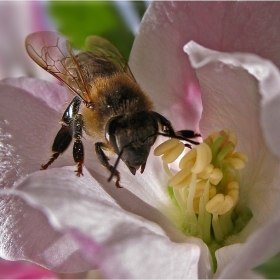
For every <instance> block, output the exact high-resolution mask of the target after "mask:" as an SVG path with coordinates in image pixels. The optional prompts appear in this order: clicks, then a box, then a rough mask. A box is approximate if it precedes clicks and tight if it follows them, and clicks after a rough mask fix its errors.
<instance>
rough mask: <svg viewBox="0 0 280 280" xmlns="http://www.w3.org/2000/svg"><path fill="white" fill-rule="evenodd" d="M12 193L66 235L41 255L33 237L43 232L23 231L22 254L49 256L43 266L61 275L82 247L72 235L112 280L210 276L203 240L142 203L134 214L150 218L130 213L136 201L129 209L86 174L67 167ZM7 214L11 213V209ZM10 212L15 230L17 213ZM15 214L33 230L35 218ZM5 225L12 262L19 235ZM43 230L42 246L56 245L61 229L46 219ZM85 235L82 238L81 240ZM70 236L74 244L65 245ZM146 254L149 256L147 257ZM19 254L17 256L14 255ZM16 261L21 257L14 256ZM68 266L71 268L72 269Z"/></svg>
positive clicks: (5, 240)
mask: <svg viewBox="0 0 280 280" xmlns="http://www.w3.org/2000/svg"><path fill="white" fill-rule="evenodd" d="M117 191H119V192H121V193H122V196H123V197H124V198H126V199H127V200H128V199H130V198H131V195H130V194H129V193H128V191H126V190H125V189H119V190H117ZM8 193H10V194H14V195H16V196H18V195H19V196H20V197H22V198H23V199H24V200H26V201H27V202H28V204H30V205H31V206H32V207H35V208H40V209H41V211H43V212H44V213H45V214H46V216H47V217H48V219H49V222H50V224H51V225H52V226H53V227H54V228H55V229H56V230H59V231H63V232H65V233H66V234H65V235H64V236H63V238H62V239H59V238H57V241H56V242H53V241H52V242H51V246H50V248H48V247H46V248H38V251H37V247H35V246H34V242H32V240H35V238H34V236H33V235H32V234H30V233H32V232H34V234H38V232H36V231H30V228H28V227H25V230H23V229H22V232H23V234H24V235H25V236H24V237H25V238H23V239H22V241H21V242H20V243H19V244H17V245H18V247H19V248H20V250H18V251H19V252H22V253H23V254H29V256H31V257H29V259H33V260H34V261H37V260H36V257H35V255H36V252H37V254H38V253H39V252H40V254H39V255H40V256H42V257H43V256H44V257H45V260H44V259H43V258H42V259H41V260H40V261H41V262H43V261H45V262H44V265H46V266H47V267H49V268H51V269H55V270H58V269H59V270H60V267H62V268H63V269H64V270H65V269H67V268H68V269H72V272H74V271H73V267H71V262H70V261H71V257H72V254H73V253H74V252H76V249H77V246H75V243H73V240H72V241H71V240H69V239H68V237H69V236H74V237H75V239H76V240H77V241H78V244H79V246H81V247H82V251H84V250H85V249H87V250H89V249H90V253H91V257H90V260H89V261H90V263H91V264H92V266H93V268H94V267H95V266H97V267H99V268H101V269H102V270H103V272H104V274H105V275H106V276H107V274H109V275H110V276H111V277H115V278H116V277H117V278H121V277H141V278H142V277H144V278H145V277H148V275H149V277H150V276H151V275H154V277H167V278H168V277H171V276H172V275H173V273H175V275H177V276H178V277H182V276H183V275H184V274H186V273H187V274H186V275H188V276H189V277H197V275H198V273H199V274H201V275H202V276H203V277H205V275H206V274H208V273H209V265H207V264H208V263H209V256H208V249H207V247H206V245H205V244H203V242H202V241H201V240H198V239H194V238H187V237H186V236H184V235H183V234H182V233H181V232H180V231H179V230H178V229H176V228H175V226H173V225H172V224H171V223H170V222H169V221H168V220H167V219H166V218H165V217H164V216H163V215H162V214H160V212H158V211H157V210H156V209H154V208H153V207H151V206H149V205H147V204H145V203H144V202H140V201H138V203H137V200H136V201H135V200H131V201H133V202H136V203H135V204H134V208H136V209H131V210H132V211H133V212H139V213H141V214H142V215H143V216H144V218H143V217H141V216H138V215H135V214H133V213H129V212H127V211H125V210H124V209H125V207H128V205H130V202H129V201H128V205H127V206H125V205H119V204H118V203H117V202H116V201H115V200H114V199H113V198H112V197H111V196H110V195H109V194H108V193H107V192H106V189H103V187H102V186H100V185H99V183H98V182H97V181H95V180H94V179H93V178H92V177H91V176H90V174H89V173H87V172H86V170H85V174H84V176H83V177H81V178H77V177H76V176H75V174H74V172H73V171H72V170H67V169H61V168H60V169H51V170H47V171H44V172H36V173H34V174H32V175H31V176H29V177H28V178H26V179H25V180H23V181H22V182H21V183H20V184H19V185H18V186H17V188H16V189H12V190H10V191H9V192H8V191H2V194H3V195H5V194H8ZM13 199H15V198H13ZM137 208H138V210H137ZM145 209H147V211H145ZM4 210H6V208H5V207H4ZM141 210H142V212H141ZM10 211H11V213H10V217H11V222H12V225H13V219H12V209H11V210H10ZM14 214H16V215H17V216H18V217H19V216H20V215H24V214H25V216H24V217H25V219H23V220H22V221H23V224H24V225H25V226H26V225H29V224H30V223H31V221H30V220H29V219H30V218H33V217H32V216H28V215H26V212H24V211H21V212H19V211H17V212H16V213H14ZM6 216H7V215H5V216H4V217H6ZM15 220H17V223H19V224H18V225H16V228H18V227H19V226H20V223H21V220H20V219H15ZM36 221H37V222H36V223H35V225H34V227H35V226H36V227H37V228H38V229H40V226H41V225H40V224H39V223H38V222H39V220H38V219H37V220H36ZM155 222H156V223H155ZM2 224H3V225H4V226H3V227H2V228H3V229H2V231H3V232H4V231H5V229H6V238H2V240H3V241H2V242H3V244H2V248H3V249H4V253H5V254H6V257H7V256H8V257H9V253H10V249H9V248H10V246H9V244H11V243H13V242H16V240H15V236H10V235H9V230H8V229H7V228H6V227H5V225H7V224H8V223H7V222H4V223H2ZM23 224H22V227H23ZM42 227H45V228H44V236H45V237H46V240H44V242H41V243H42V244H46V243H48V242H50V240H49V239H51V237H52V239H51V240H53V239H56V238H54V237H53V235H54V233H55V232H56V230H51V228H49V229H48V228H46V227H47V225H46V222H45V221H44V220H43V221H42ZM12 232H14V231H12ZM27 232H28V233H29V234H30V239H31V240H30V241H31V242H27V241H26V240H29V238H27V235H26V234H27ZM67 232H68V233H67ZM77 232H78V235H77V234H76V233H77ZM79 233H80V234H81V236H82V239H80V237H79ZM37 236H40V235H39V234H38V235H37ZM84 236H87V237H88V238H89V239H87V240H88V241H89V242H88V244H87V245H86V246H85V245H83V244H81V242H82V241H83V238H84ZM66 237H67V240H68V241H67V242H66V243H65V242H64V243H63V241H65V240H64V238H66ZM12 241H13V242H12ZM35 243H36V242H35ZM41 243H40V244H41ZM72 243H73V244H72ZM32 244H33V246H32ZM70 244H71V246H70ZM41 246H42V245H41ZM65 246H66V247H65ZM83 246H85V247H83ZM75 248H76V249H75ZM54 252H58V253H59V252H64V253H63V254H62V255H60V258H59V260H60V261H57V256H56V255H55V254H54ZM138 252H141V254H138ZM143 252H147V254H146V253H145V254H144V253H143ZM164 252H168V254H164ZM178 252H179V254H178ZM16 253H17V252H16V251H14V254H16ZM137 256H138V257H137ZM148 256H149V259H150V260H151V262H147V264H146V265H147V266H148V267H147V269H148V270H147V269H145V267H146V265H143V262H144V261H143V260H144V259H145V258H147V257H148ZM170 256H172V257H170ZM13 257H16V256H15V255H13ZM207 257H208V258H207ZM152 260H153V261H152ZM186 260H187V261H186ZM76 261H77V264H76V266H78V265H80V266H81V267H83V263H82V260H76ZM67 263H69V266H68V267H67ZM59 264H60V266H59ZM163 264H164V267H166V268H165V270H163V268H162V269H158V268H159V267H160V266H161V265H163ZM167 264H168V265H167ZM183 264H184V265H183ZM84 265H86V264H84ZM198 265H200V266H201V268H202V270H201V271H200V272H198ZM70 267H71V268H70ZM76 269H77V268H76ZM149 269H151V270H149ZM157 275H158V276H157Z"/></svg>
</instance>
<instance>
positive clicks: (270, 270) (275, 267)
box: [254, 253, 280, 279]
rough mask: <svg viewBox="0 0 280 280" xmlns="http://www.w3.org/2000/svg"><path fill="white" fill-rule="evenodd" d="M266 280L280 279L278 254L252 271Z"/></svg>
mask: <svg viewBox="0 0 280 280" xmlns="http://www.w3.org/2000/svg"><path fill="white" fill-rule="evenodd" d="M254 270H255V271H256V272H258V273H260V274H261V275H263V276H264V277H265V278H267V279H280V253H278V254H277V255H276V256H274V257H272V258H271V259H269V260H267V261H266V262H265V263H263V264H261V265H259V266H258V267H256V268H255V269H254Z"/></svg>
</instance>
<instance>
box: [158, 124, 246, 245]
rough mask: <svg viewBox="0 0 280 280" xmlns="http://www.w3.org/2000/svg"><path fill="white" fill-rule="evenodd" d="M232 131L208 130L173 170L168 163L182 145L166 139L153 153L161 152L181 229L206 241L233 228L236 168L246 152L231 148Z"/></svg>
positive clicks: (219, 238) (233, 142)
mask: <svg viewBox="0 0 280 280" xmlns="http://www.w3.org/2000/svg"><path fill="white" fill-rule="evenodd" d="M236 143H237V137H236V134H235V133H234V132H233V131H230V130H228V129H224V130H222V131H219V132H214V133H212V134H210V135H209V136H208V137H207V138H206V139H205V140H204V141H203V142H202V143H200V144H199V145H197V146H195V147H193V148H192V149H191V150H189V152H187V153H186V154H185V155H183V156H182V157H181V159H180V162H179V168H180V171H178V172H177V173H175V174H173V173H172V171H171V169H170V167H169V165H168V164H170V163H172V162H174V161H175V160H176V159H177V158H178V157H179V156H180V155H181V154H182V152H183V150H184V148H185V145H184V144H183V143H182V142H180V141H179V140H177V139H169V140H167V141H166V142H164V143H162V144H161V145H159V146H158V147H157V148H156V149H155V151H154V154H155V155H156V156H160V155H162V161H163V164H164V168H165V170H166V172H167V173H168V175H169V177H170V179H169V181H168V190H169V193H170V195H171V197H172V198H173V199H174V201H175V203H176V205H177V206H178V207H179V209H180V210H181V216H182V218H181V229H182V231H183V232H184V233H186V234H187V235H192V236H196V237H199V238H201V239H202V240H203V241H204V242H205V243H206V244H210V243H211V242H212V241H215V243H218V244H221V243H222V242H223V241H224V239H225V238H226V237H227V236H228V235H229V234H230V233H231V232H232V231H233V217H232V216H233V211H234V208H235V206H236V204H237V202H238V199H239V183H240V182H239V181H240V176H239V170H240V169H242V168H244V167H245V164H246V162H247V160H248V158H247V156H246V155H245V154H244V153H241V152H235V147H236Z"/></svg>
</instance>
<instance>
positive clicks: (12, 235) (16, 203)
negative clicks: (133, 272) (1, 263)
mask: <svg viewBox="0 0 280 280" xmlns="http://www.w3.org/2000/svg"><path fill="white" fill-rule="evenodd" d="M0 222H1V228H0V257H1V258H4V259H7V260H27V261H31V262H35V263H37V264H39V265H41V266H44V267H47V268H48V269H51V270H53V271H59V272H80V271H87V270H90V269H92V265H90V264H89V263H88V262H87V261H86V260H85V259H84V258H83V257H82V255H81V254H80V252H79V250H78V246H77V245H76V243H75V242H73V240H72V239H71V238H70V236H69V235H65V234H62V233H61V232H59V231H57V230H54V229H53V228H52V227H51V226H50V225H49V223H48V220H47V218H46V217H45V215H44V214H43V213H42V212H40V211H38V210H36V209H34V208H32V207H30V206H29V205H27V204H26V203H25V201H24V200H22V199H20V198H18V197H8V196H5V195H4V196H1V201H0Z"/></svg>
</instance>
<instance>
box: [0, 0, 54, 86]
mask: <svg viewBox="0 0 280 280" xmlns="http://www.w3.org/2000/svg"><path fill="white" fill-rule="evenodd" d="M50 28H51V26H50V24H49V23H48V22H47V15H46V11H45V10H44V3H43V2H41V1H1V2H0V38H1V41H0V79H3V78H4V77H17V76H22V75H29V76H33V77H38V78H39V77H41V78H45V79H48V80H50V81H52V80H54V78H53V77H52V76H51V75H50V74H48V73H47V72H46V71H45V70H43V69H42V68H40V67H39V66H38V65H36V64H35V63H34V62H33V61H32V60H31V59H30V58H29V57H28V55H27V52H26V50H25V47H24V40H25V38H26V36H27V35H28V34H30V33H32V32H35V31H39V30H45V29H50Z"/></svg>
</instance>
